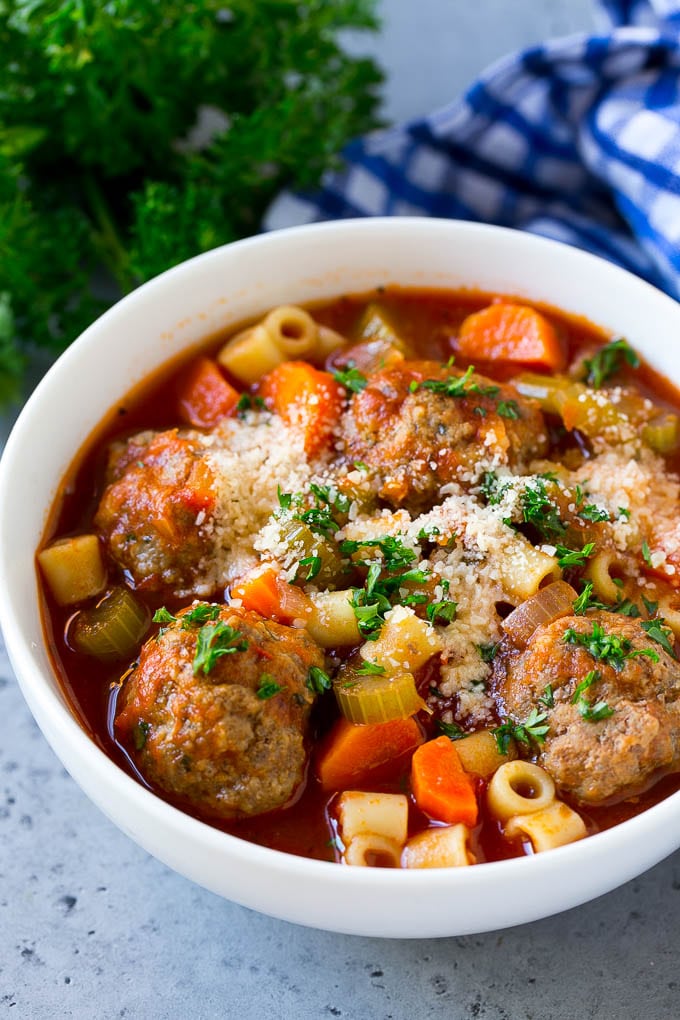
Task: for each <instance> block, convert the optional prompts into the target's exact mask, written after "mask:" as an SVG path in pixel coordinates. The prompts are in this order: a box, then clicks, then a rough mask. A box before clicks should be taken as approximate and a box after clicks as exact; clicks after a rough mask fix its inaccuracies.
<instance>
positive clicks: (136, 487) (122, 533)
mask: <svg viewBox="0 0 680 1020" xmlns="http://www.w3.org/2000/svg"><path fill="white" fill-rule="evenodd" d="M203 454H204V449H203V447H202V446H201V445H200V438H199V437H198V436H197V435H193V434H191V433H188V434H180V433H178V432H177V430H176V429H173V430H171V431H168V432H159V433H153V432H145V433H141V434H140V435H138V436H134V437H133V438H132V439H130V440H129V441H128V442H127V443H122V444H116V445H115V446H114V447H113V448H112V451H111V456H110V462H109V470H108V478H109V481H110V484H109V485H108V486H107V488H106V490H105V491H104V494H103V496H102V499H101V502H100V504H99V507H98V509H97V513H96V515H95V519H94V522H95V527H96V528H97V529H98V530H99V531H100V533H101V534H102V536H103V538H104V540H105V542H106V545H107V548H108V550H109V554H110V555H111V557H112V558H113V560H115V562H116V563H118V564H119V566H120V567H122V569H123V570H127V571H128V572H129V574H130V576H131V578H132V580H133V582H134V584H135V586H136V587H137V588H141V589H145V590H147V591H158V592H161V593H164V594H173V593H174V594H178V595H182V594H186V593H187V592H189V591H193V590H194V589H195V588H196V587H197V585H198V590H199V591H202V589H201V588H200V578H201V574H202V573H203V572H205V567H204V564H203V560H204V557H205V556H206V555H207V554H208V553H209V552H210V548H211V544H210V523H211V516H210V515H211V513H212V511H213V509H214V507H215V503H216V492H215V490H214V477H213V473H212V471H211V469H210V467H209V466H208V464H207V462H206V460H205V458H204V456H203Z"/></svg>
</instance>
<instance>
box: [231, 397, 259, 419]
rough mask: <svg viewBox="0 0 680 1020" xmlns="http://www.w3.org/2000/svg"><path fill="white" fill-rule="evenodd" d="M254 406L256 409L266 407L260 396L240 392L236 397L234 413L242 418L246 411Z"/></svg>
mask: <svg viewBox="0 0 680 1020" xmlns="http://www.w3.org/2000/svg"><path fill="white" fill-rule="evenodd" d="M254 407H256V408H257V410H258V411H261V410H263V409H264V408H265V407H266V404H265V402H264V400H263V399H262V397H253V396H251V394H250V393H242V394H241V396H240V397H239V398H238V403H237V405H236V413H237V415H238V417H239V418H243V417H244V415H245V413H246V411H252V409H253V408H254Z"/></svg>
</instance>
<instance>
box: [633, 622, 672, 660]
mask: <svg viewBox="0 0 680 1020" xmlns="http://www.w3.org/2000/svg"><path fill="white" fill-rule="evenodd" d="M640 626H641V627H642V629H643V630H644V631H645V633H646V634H647V636H648V637H650V638H651V639H652V641H656V643H657V644H659V645H661V647H662V648H663V650H664V651H665V652H668V654H669V655H670V656H672V657H673V658H674V659H677V655H676V654H675V648H674V647H673V645H674V643H675V637H674V635H673V631H672V630H671V628H670V627H667V626H666V621H665V620H664V619H662V618H661V617H657V618H656V619H654V620H643V621H642V622H641V623H640Z"/></svg>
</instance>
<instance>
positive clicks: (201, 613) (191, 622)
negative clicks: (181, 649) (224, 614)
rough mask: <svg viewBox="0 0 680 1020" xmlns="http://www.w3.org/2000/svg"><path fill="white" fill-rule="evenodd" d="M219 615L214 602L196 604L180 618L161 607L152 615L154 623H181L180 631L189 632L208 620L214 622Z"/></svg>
mask: <svg viewBox="0 0 680 1020" xmlns="http://www.w3.org/2000/svg"><path fill="white" fill-rule="evenodd" d="M219 613H220V607H219V606H218V605H216V604H215V603H214V602H197V603H196V605H195V606H192V608H191V609H189V610H187V612H186V613H183V614H182V616H175V615H174V614H173V613H171V612H170V610H169V609H166V608H165V606H161V607H160V609H157V610H156V612H155V613H154V614H153V622H154V623H177V622H179V623H181V625H182V630H189V628H190V627H202V626H203V624H204V623H208V622H209V621H210V620H216V619H217V617H218V616H219Z"/></svg>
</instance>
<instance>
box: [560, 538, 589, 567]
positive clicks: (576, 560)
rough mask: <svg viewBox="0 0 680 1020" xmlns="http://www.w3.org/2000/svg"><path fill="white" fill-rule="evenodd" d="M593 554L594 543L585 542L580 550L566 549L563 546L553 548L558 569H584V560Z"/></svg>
mask: <svg viewBox="0 0 680 1020" xmlns="http://www.w3.org/2000/svg"><path fill="white" fill-rule="evenodd" d="M594 552H595V543H594V542H586V544H585V545H584V546H583V548H582V549H567V547H566V546H564V545H559V544H558V545H557V546H556V547H555V554H556V556H557V562H558V564H559V566H560V567H562V568H563V569H564V567H585V565H586V560H587V559H589V558H590V557H591V556H592V555H593V553H594Z"/></svg>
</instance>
